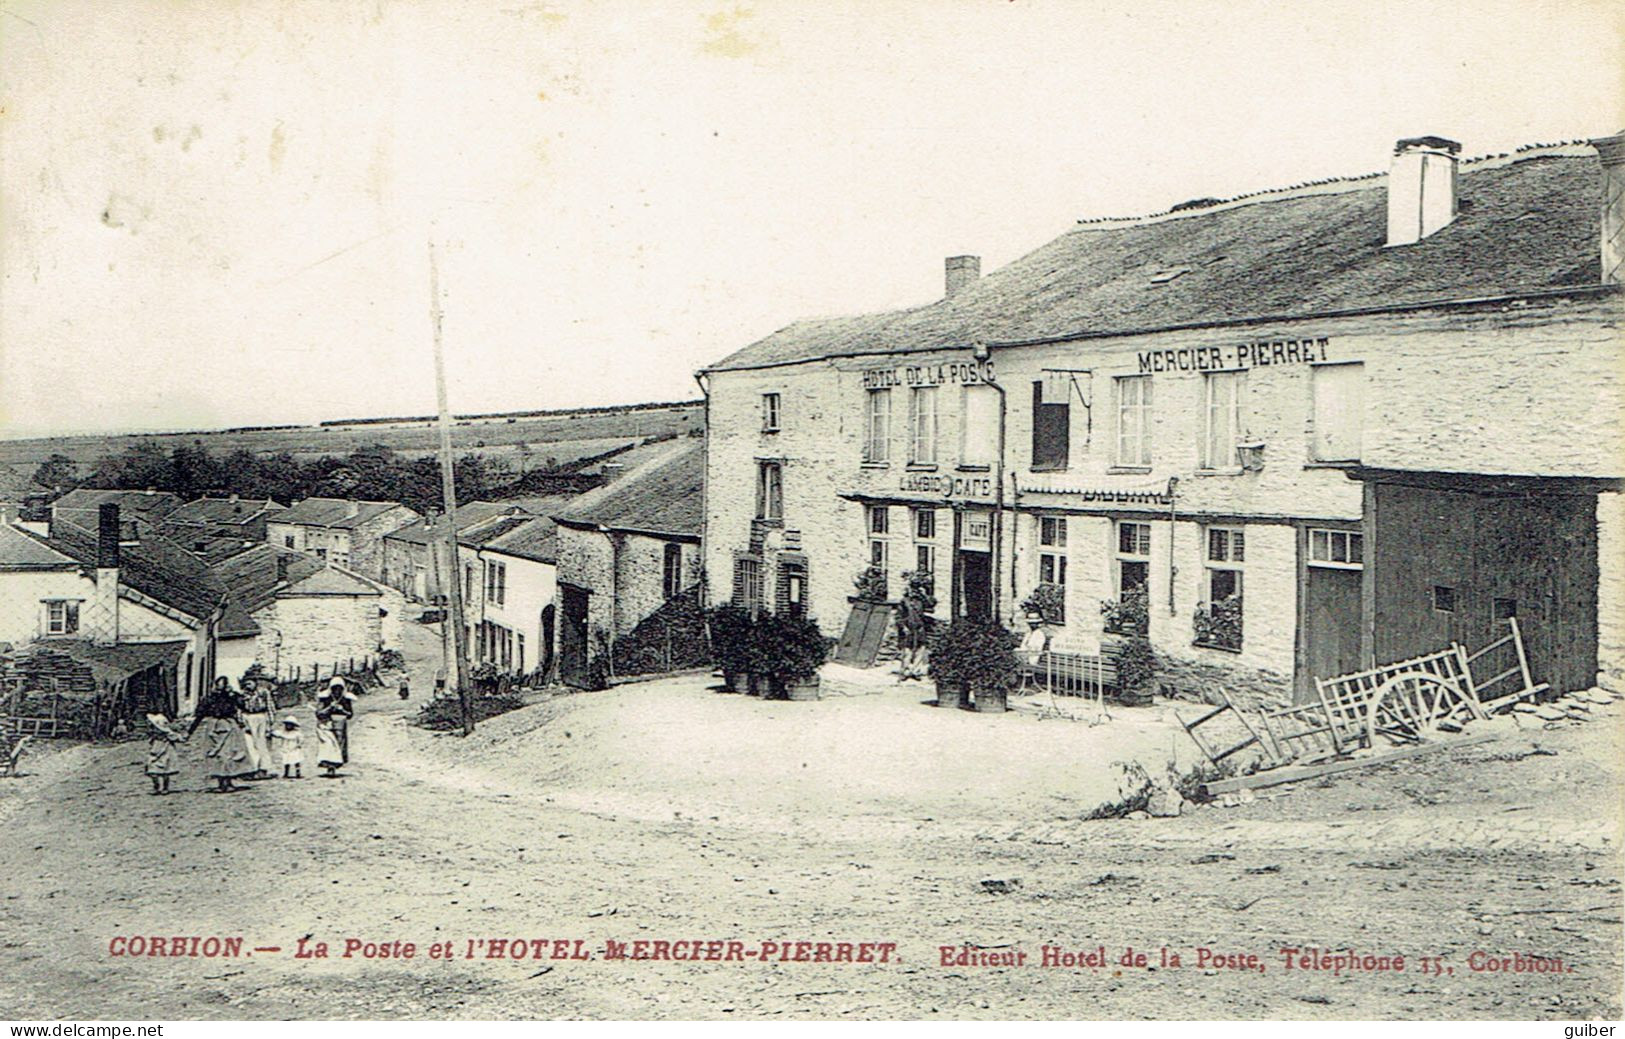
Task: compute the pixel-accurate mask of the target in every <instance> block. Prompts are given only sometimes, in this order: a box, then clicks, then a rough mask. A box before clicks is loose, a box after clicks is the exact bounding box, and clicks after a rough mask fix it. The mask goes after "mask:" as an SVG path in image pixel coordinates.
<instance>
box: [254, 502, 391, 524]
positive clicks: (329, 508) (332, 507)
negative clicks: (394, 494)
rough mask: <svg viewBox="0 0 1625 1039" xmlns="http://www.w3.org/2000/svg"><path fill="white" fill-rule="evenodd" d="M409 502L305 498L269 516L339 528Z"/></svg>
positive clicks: (283, 520)
mask: <svg viewBox="0 0 1625 1039" xmlns="http://www.w3.org/2000/svg"><path fill="white" fill-rule="evenodd" d="M352 504H353V505H355V506H356V514H355V515H354V516H352V515H350V506H351V505H352ZM404 508H406V506H404V505H402V504H401V503H400V502H398V501H358V502H350V501H346V500H345V499H343V498H306V499H305V500H304V501H298V502H294V503H293V504H292V505H290V506H288V508H286V509H284V510H283V511H281V512H278V513H277V514H276V515H274V516H268V517H266V518H267V519H268V520H269V521H270V522H272V523H294V524H299V525H302V526H312V527H337V528H339V529H345V528H351V527H359V526H361V525H362V524H363V523H366V522H367V521H368V520H370V519H372V518H374V517H375V516H377V515H379V514H380V513H384V512H388V511H389V510H390V509H404Z"/></svg>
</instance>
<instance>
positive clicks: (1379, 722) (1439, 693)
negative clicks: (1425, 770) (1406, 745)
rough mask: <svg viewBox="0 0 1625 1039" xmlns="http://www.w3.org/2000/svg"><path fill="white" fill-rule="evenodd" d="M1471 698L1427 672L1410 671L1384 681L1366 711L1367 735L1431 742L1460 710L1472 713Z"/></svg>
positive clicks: (1370, 738)
mask: <svg viewBox="0 0 1625 1039" xmlns="http://www.w3.org/2000/svg"><path fill="white" fill-rule="evenodd" d="M1471 709H1472V708H1471V705H1470V703H1469V701H1468V699H1467V697H1466V696H1465V695H1464V694H1463V693H1462V691H1461V687H1460V686H1458V685H1456V684H1455V683H1454V682H1450V681H1448V680H1446V679H1443V678H1440V677H1439V676H1438V675H1430V674H1427V673H1426V672H1423V671H1408V672H1406V673H1404V674H1401V675H1395V676H1394V677H1392V678H1390V679H1389V680H1388V681H1386V682H1384V683H1383V684H1382V685H1381V686H1380V687H1379V688H1378V689H1377V691H1376V693H1375V694H1373V695H1372V697H1371V700H1370V703H1369V705H1368V706H1367V708H1366V735H1367V738H1368V739H1369V740H1371V741H1375V740H1376V738H1377V736H1378V735H1379V734H1380V735H1383V736H1393V737H1397V738H1399V739H1403V740H1414V741H1419V742H1422V741H1427V740H1431V739H1433V738H1435V737H1436V736H1437V735H1438V733H1439V731H1440V730H1439V723H1440V722H1442V721H1445V720H1446V719H1448V718H1450V717H1451V716H1452V715H1454V714H1456V712H1457V711H1460V710H1467V711H1471Z"/></svg>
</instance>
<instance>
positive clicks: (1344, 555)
mask: <svg viewBox="0 0 1625 1039" xmlns="http://www.w3.org/2000/svg"><path fill="white" fill-rule="evenodd" d="M1300 551H1301V565H1302V578H1303V596H1302V599H1301V602H1300V604H1299V608H1300V611H1301V612H1300V621H1299V628H1298V632H1299V638H1300V639H1301V646H1300V653H1299V657H1298V659H1299V669H1298V681H1297V683H1296V688H1297V701H1298V702H1299V703H1303V702H1306V701H1308V700H1312V699H1313V697H1314V689H1315V679H1317V678H1335V677H1337V676H1338V675H1346V674H1349V673H1350V672H1353V671H1358V670H1360V579H1361V575H1362V574H1363V572H1364V568H1365V551H1364V539H1363V537H1362V536H1361V534H1360V532H1359V531H1355V530H1334V529H1327V528H1318V527H1312V528H1310V529H1308V530H1306V531H1305V532H1304V538H1303V542H1302V545H1301V548H1300Z"/></svg>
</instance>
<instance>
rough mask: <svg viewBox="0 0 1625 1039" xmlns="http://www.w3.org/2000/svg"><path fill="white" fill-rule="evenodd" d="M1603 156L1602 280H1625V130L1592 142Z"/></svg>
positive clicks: (1604, 282)
mask: <svg viewBox="0 0 1625 1039" xmlns="http://www.w3.org/2000/svg"><path fill="white" fill-rule="evenodd" d="M1591 146H1592V147H1593V148H1595V149H1597V154H1598V155H1599V156H1600V157H1601V158H1602V283H1603V284H1604V285H1619V284H1622V283H1625V131H1621V132H1619V133H1616V134H1615V135H1614V136H1612V137H1601V138H1598V139H1597V140H1595V141H1592V142H1591Z"/></svg>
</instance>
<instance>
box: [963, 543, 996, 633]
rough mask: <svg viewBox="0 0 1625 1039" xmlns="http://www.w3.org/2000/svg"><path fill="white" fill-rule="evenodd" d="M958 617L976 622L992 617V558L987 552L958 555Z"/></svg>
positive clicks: (969, 552) (967, 552)
mask: <svg viewBox="0 0 1625 1039" xmlns="http://www.w3.org/2000/svg"><path fill="white" fill-rule="evenodd" d="M959 615H960V616H961V617H968V618H969V619H971V620H976V621H985V620H988V619H989V618H991V617H992V616H993V557H992V555H990V554H989V553H987V552H974V551H966V550H961V551H960V553H959Z"/></svg>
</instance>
